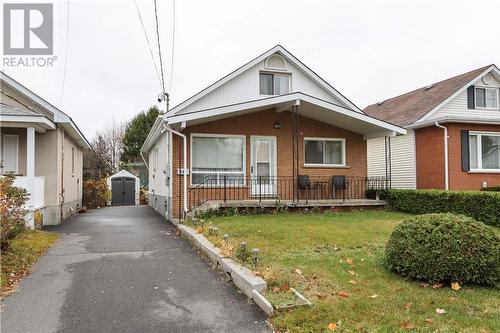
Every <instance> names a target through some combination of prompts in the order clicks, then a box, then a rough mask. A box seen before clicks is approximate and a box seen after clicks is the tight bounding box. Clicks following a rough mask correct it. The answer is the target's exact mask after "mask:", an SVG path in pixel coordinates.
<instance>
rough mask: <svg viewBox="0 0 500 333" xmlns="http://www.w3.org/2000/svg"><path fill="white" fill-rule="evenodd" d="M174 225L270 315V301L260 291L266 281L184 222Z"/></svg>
mask: <svg viewBox="0 0 500 333" xmlns="http://www.w3.org/2000/svg"><path fill="white" fill-rule="evenodd" d="M176 226H177V228H178V229H179V231H180V232H181V233H182V234H183V235H185V236H186V237H187V238H188V239H189V240H190V241H191V242H192V243H193V244H194V246H195V247H196V248H198V249H199V250H200V251H201V252H202V253H203V254H205V255H206V256H207V257H208V259H210V261H211V262H212V263H213V264H214V265H216V266H217V268H219V269H221V270H222V271H223V272H225V273H227V274H228V275H229V276H230V277H231V280H232V281H233V283H234V284H235V285H236V286H237V287H238V288H239V289H240V290H241V292H243V293H244V294H245V295H247V297H248V298H250V299H252V300H253V301H254V302H255V304H257V306H259V307H260V308H261V309H262V310H263V311H264V312H265V313H266V314H268V315H271V314H272V313H273V312H274V308H273V306H272V305H271V303H270V302H269V301H268V300H267V299H266V298H265V297H264V296H263V295H262V293H261V292H263V291H265V290H266V289H267V282H266V281H265V280H264V279H263V278H261V277H260V276H257V275H255V274H254V273H253V272H252V271H251V270H249V269H248V268H246V267H244V266H242V265H240V264H238V263H237V262H235V261H234V260H233V259H231V258H227V257H223V256H222V254H221V253H220V250H219V249H218V248H217V247H215V246H214V245H213V244H212V243H211V242H210V241H209V240H208V239H207V238H205V236H203V235H202V234H198V233H196V231H195V230H193V229H192V228H190V227H188V226H186V225H184V224H176Z"/></svg>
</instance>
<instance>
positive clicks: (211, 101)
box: [178, 60, 347, 114]
mask: <svg viewBox="0 0 500 333" xmlns="http://www.w3.org/2000/svg"><path fill="white" fill-rule="evenodd" d="M260 72H274V71H273V70H272V69H269V68H268V67H266V61H265V60H263V61H261V62H259V63H258V64H257V65H255V66H253V67H251V68H250V69H248V70H246V71H245V72H243V73H241V74H240V75H238V76H236V77H235V78H233V79H231V80H229V81H228V82H226V83H224V84H223V85H222V86H220V87H218V88H217V89H215V90H214V91H212V92H210V93H209V94H207V95H205V96H203V97H202V98H200V99H198V100H197V101H195V102H194V103H192V104H190V105H188V106H187V107H185V108H184V109H182V110H181V111H180V112H178V114H184V113H188V112H193V111H199V110H206V109H211V108H214V107H219V106H224V105H231V104H236V103H241V102H247V101H253V100H258V99H261V98H267V97H269V95H261V94H260V91H259V73H260ZM276 73H280V74H282V73H283V74H284V73H286V74H289V75H290V80H291V83H290V93H293V92H302V93H305V94H307V95H311V96H314V97H317V98H320V99H323V100H325V101H328V102H330V103H334V104H338V105H341V106H344V107H347V105H346V104H345V103H343V102H342V101H340V100H339V99H338V98H336V97H335V96H332V95H331V94H330V93H329V92H327V91H326V90H324V89H323V88H322V87H320V86H319V85H318V84H316V83H315V82H313V81H312V80H311V79H310V78H309V77H307V76H306V75H305V74H304V73H302V72H301V71H300V70H299V69H298V68H297V67H296V66H295V65H293V64H291V63H287V68H286V70H284V71H281V70H280V71H276Z"/></svg>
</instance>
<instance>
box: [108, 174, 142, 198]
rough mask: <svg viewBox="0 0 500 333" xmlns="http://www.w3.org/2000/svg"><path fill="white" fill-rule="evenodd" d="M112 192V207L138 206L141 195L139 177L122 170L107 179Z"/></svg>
mask: <svg viewBox="0 0 500 333" xmlns="http://www.w3.org/2000/svg"><path fill="white" fill-rule="evenodd" d="M107 183H108V189H109V191H110V192H111V205H112V206H126V205H138V204H139V195H140V189H139V186H140V180H139V177H137V176H135V175H133V174H131V173H130V172H128V171H126V170H121V171H119V172H117V173H115V174H114V175H112V176H110V177H108V179H107Z"/></svg>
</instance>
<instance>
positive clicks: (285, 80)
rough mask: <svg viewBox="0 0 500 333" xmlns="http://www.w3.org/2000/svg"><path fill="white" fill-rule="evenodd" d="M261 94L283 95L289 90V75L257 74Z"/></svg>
mask: <svg viewBox="0 0 500 333" xmlns="http://www.w3.org/2000/svg"><path fill="white" fill-rule="evenodd" d="M259 84H260V94H261V95H284V94H288V93H289V92H290V75H289V74H278V73H260V74H259Z"/></svg>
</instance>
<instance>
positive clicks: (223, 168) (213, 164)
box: [191, 134, 245, 186]
mask: <svg viewBox="0 0 500 333" xmlns="http://www.w3.org/2000/svg"><path fill="white" fill-rule="evenodd" d="M224 177H225V179H226V185H227V186H235V185H243V184H244V178H245V137H244V136H239V135H227V136H226V135H208V134H206V135H203V134H194V135H192V137H191V184H207V185H217V186H219V185H223V184H224Z"/></svg>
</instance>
